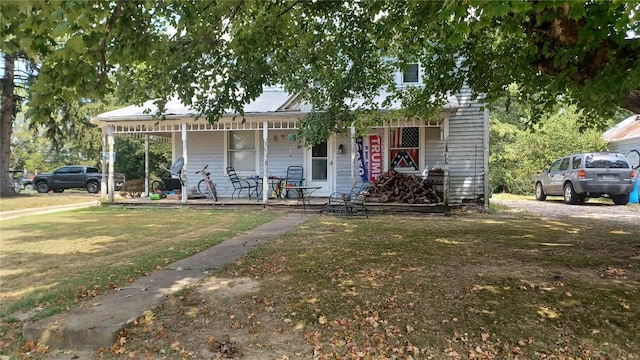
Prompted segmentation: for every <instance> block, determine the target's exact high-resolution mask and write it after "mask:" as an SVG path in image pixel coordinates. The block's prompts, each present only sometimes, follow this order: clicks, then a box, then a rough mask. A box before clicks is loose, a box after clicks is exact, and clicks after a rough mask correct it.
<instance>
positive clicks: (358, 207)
mask: <svg viewBox="0 0 640 360" xmlns="http://www.w3.org/2000/svg"><path fill="white" fill-rule="evenodd" d="M369 185H370V184H368V183H366V184H364V185H363V186H362V188H361V189H360V193H358V194H357V195H356V196H352V197H351V198H350V199H349V200H348V201H345V202H344V206H343V207H342V208H341V209H340V215H342V214H344V215H351V216H354V215H358V214H362V215H364V216H366V217H367V218H368V217H369V209H367V205H366V202H367V196H369Z"/></svg>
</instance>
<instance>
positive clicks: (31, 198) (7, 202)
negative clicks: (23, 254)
mask: <svg viewBox="0 0 640 360" xmlns="http://www.w3.org/2000/svg"><path fill="white" fill-rule="evenodd" d="M99 200H100V195H99V194H89V193H87V192H86V191H83V192H80V191H73V190H70V191H65V192H64V193H50V194H40V193H37V192H30V193H26V192H21V193H20V194H16V196H13V197H4V198H0V211H3V212H4V211H14V210H25V209H35V208H41V207H49V206H60V205H69V204H80V203H87V202H90V201H94V202H95V203H96V204H97V203H98V202H99Z"/></svg>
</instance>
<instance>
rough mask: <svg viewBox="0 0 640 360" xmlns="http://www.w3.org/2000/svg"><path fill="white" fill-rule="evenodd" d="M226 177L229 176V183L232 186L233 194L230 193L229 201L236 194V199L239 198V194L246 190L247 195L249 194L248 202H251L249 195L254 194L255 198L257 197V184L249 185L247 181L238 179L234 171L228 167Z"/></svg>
mask: <svg viewBox="0 0 640 360" xmlns="http://www.w3.org/2000/svg"><path fill="white" fill-rule="evenodd" d="M227 175H229V181H231V184H232V185H233V193H231V199H233V197H234V196H235V194H236V192H237V193H238V198H240V192H242V190H244V189H246V190H247V193H249V200H251V193H255V194H256V198H257V197H258V184H257V182H256V183H255V184H252V183H250V182H249V181H248V180H244V179H240V178H239V177H238V174H237V173H236V170H235V169H234V168H233V167H231V166H229V167H227Z"/></svg>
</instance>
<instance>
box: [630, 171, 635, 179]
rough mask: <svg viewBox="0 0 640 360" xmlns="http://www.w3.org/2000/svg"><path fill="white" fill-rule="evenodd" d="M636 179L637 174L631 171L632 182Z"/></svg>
mask: <svg viewBox="0 0 640 360" xmlns="http://www.w3.org/2000/svg"><path fill="white" fill-rule="evenodd" d="M635 177H636V172H635V171H633V170H631V180H633V179H635Z"/></svg>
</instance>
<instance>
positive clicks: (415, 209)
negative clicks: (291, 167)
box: [110, 195, 451, 214]
mask: <svg viewBox="0 0 640 360" xmlns="http://www.w3.org/2000/svg"><path fill="white" fill-rule="evenodd" d="M309 202H310V203H309V204H308V205H307V206H306V211H308V212H309V213H322V214H324V212H325V209H326V206H327V203H328V198H326V197H311V198H310V199H309ZM110 205H118V206H126V207H146V206H153V207H176V208H181V207H186V208H193V209H211V208H250V209H273V210H283V211H292V210H296V211H298V210H299V211H300V212H301V211H302V207H301V206H302V205H301V203H299V202H298V201H297V199H268V200H267V203H266V204H264V203H262V198H261V199H259V200H256V199H251V200H249V198H246V197H243V198H233V199H231V198H230V197H225V198H218V201H216V202H214V201H213V200H211V199H208V198H189V199H188V201H187V203H186V204H182V202H181V199H180V197H179V195H173V196H169V197H167V198H164V199H160V200H151V199H149V198H148V197H138V198H116V199H115V201H114V203H113V204H110ZM367 208H368V209H369V213H372V214H376V213H398V212H400V213H440V214H449V213H450V212H451V207H450V206H445V205H444V203H438V204H399V203H371V202H367Z"/></svg>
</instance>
